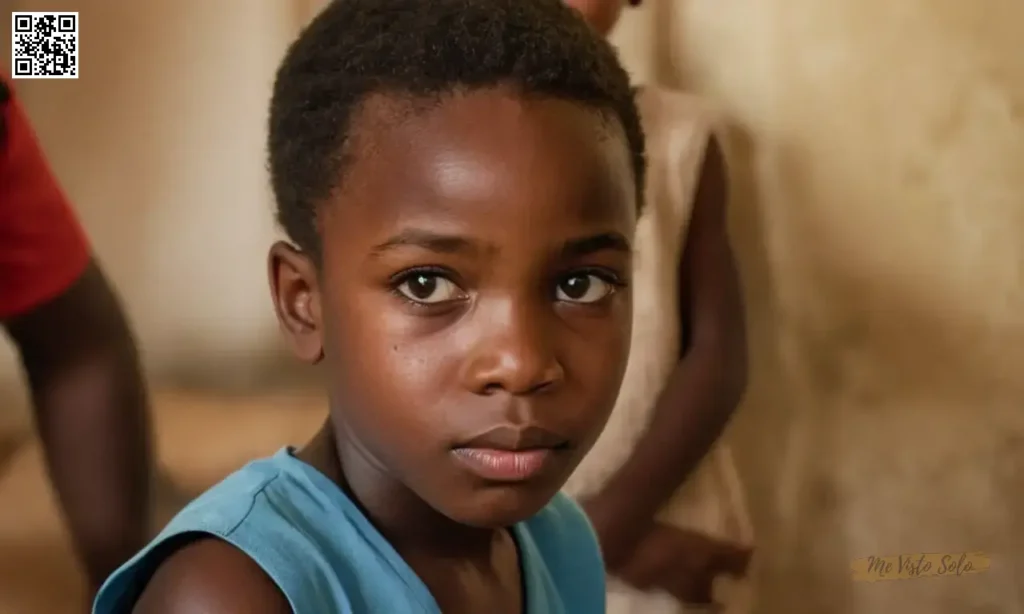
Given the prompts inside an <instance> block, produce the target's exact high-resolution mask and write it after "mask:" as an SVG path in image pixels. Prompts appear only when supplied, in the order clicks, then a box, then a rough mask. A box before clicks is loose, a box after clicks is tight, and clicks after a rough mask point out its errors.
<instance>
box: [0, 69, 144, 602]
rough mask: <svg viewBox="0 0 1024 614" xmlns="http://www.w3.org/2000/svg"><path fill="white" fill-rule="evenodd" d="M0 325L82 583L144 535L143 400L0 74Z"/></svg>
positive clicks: (126, 338) (130, 344)
mask: <svg viewBox="0 0 1024 614" xmlns="http://www.w3.org/2000/svg"><path fill="white" fill-rule="evenodd" d="M0 324H2V325H3V328H4V329H5V330H6V332H7V333H8V335H9V336H10V337H11V339H12V340H13V341H14V344H15V345H16V346H17V348H18V351H19V353H20V355H21V361H22V365H23V367H24V370H25V375H26V377H27V379H28V382H29V385H30V386H31V388H32V400H33V408H34V410H35V420H36V424H37V425H38V428H39V435H40V438H41V439H42V443H43V449H44V451H45V453H46V460H47V465H48V466H49V469H50V474H51V476H52V478H53V483H54V486H55V487H56V490H57V494H58V495H59V496H60V502H61V504H62V507H63V509H64V513H65V516H66V517H67V520H68V524H69V527H70V529H71V536H72V538H73V540H74V544H75V546H76V549H77V551H78V552H79V554H80V556H81V558H82V561H83V563H84V564H85V571H86V576H87V580H88V583H89V589H90V593H92V592H94V591H95V590H96V589H98V588H99V585H100V583H101V582H102V581H103V580H104V579H105V578H106V577H107V576H108V575H110V573H111V572H112V571H113V570H115V569H116V568H117V567H118V566H119V565H121V564H122V563H124V562H125V561H126V560H127V559H128V557H130V556H131V555H132V554H133V553H134V552H135V551H137V550H138V548H139V547H140V546H141V545H142V544H144V543H145V540H146V529H147V524H146V523H147V520H148V514H147V502H148V477H149V472H148V469H149V466H150V465H149V459H150V456H149V430H148V426H149V425H148V411H147V410H148V404H147V398H146V393H145V388H144V386H143V381H142V375H141V369H140V367H139V360H138V352H137V350H136V348H135V341H134V339H133V338H132V334H131V330H130V329H129V325H128V322H127V318H126V317H125V314H124V312H123V310H122V309H121V306H120V305H119V304H118V300H117V297H116V296H115V294H114V291H113V289H112V288H111V287H110V285H109V284H108V282H107V280H106V278H105V277H104V275H103V273H102V271H101V270H100V267H99V265H98V264H97V263H96V261H95V260H94V259H93V257H92V254H91V252H90V250H89V244H88V241H87V240H86V238H85V234H84V233H83V232H82V230H81V227H80V226H79V224H78V220H76V219H75V216H74V213H73V212H72V210H71V207H70V206H69V205H68V202H67V200H66V199H65V197H64V194H63V192H62V191H61V189H60V187H59V186H58V185H57V182H56V179H55V178H54V177H53V175H52V173H51V172H50V169H49V166H48V165H47V163H46V159H45V158H44V157H43V153H42V151H41V149H40V147H39V143H38V142H37V140H36V137H35V134H34V133H33V131H32V128H31V126H30V125H29V123H28V118H27V116H26V115H25V112H24V110H23V109H22V107H21V104H20V103H19V101H18V99H17V97H16V96H15V95H14V91H13V88H11V87H10V85H9V84H8V82H7V77H6V76H5V75H3V74H0Z"/></svg>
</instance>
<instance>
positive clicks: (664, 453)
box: [566, 0, 752, 614]
mask: <svg viewBox="0 0 1024 614" xmlns="http://www.w3.org/2000/svg"><path fill="white" fill-rule="evenodd" d="M566 2H567V3H568V4H569V5H571V6H572V7H573V8H575V9H577V10H578V11H579V12H580V13H581V14H582V15H583V17H584V18H585V19H586V20H587V21H588V22H589V23H590V24H591V26H592V27H593V28H594V29H595V30H596V31H598V32H599V33H600V34H601V35H603V36H607V34H608V33H609V32H610V31H611V30H612V28H613V27H614V26H615V24H616V22H617V21H618V19H619V15H620V13H621V11H622V10H623V7H624V5H625V4H626V2H625V1H624V0H566ZM629 4H632V5H634V6H635V5H637V4H639V2H638V1H634V2H630V3H629ZM638 106H639V108H640V115H641V120H642V124H643V128H644V133H645V136H646V139H647V155H648V164H649V172H648V175H647V184H646V202H645V203H644V207H645V208H644V211H643V214H642V216H641V218H640V220H639V222H638V225H637V234H636V244H635V250H636V258H635V260H634V271H633V295H634V311H633V340H632V349H631V350H630V362H629V366H628V367H627V370H626V376H625V379H624V380H623V384H622V390H621V392H620V395H619V399H618V402H617V404H616V407H615V410H614V411H613V413H612V417H611V419H610V420H609V423H608V426H607V427H606V429H605V431H604V433H603V434H602V436H601V438H600V439H599V440H598V442H597V444H596V445H595V446H594V448H593V449H592V451H591V452H590V454H589V455H588V456H587V457H586V458H585V459H584V461H583V462H582V463H581V465H580V467H579V468H578V469H577V471H576V473H575V474H574V475H573V477H572V478H571V479H570V481H569V483H568V485H567V491H568V492H569V493H570V494H573V495H575V496H576V497H578V498H579V499H580V501H581V502H583V504H584V507H585V508H586V509H587V510H588V512H589V513H590V517H591V520H592V522H593V523H594V526H595V528H596V530H597V533H598V536H599V539H600V542H601V545H602V550H603V552H604V556H605V561H606V564H607V566H608V569H609V573H610V575H611V576H612V580H611V581H610V582H609V597H608V612H609V614H675V613H678V612H687V611H696V610H703V609H705V608H706V607H708V606H709V605H711V604H712V602H713V596H714V595H713V591H712V588H713V583H714V581H715V579H716V578H717V577H718V576H721V575H726V574H728V575H733V576H742V575H743V574H744V573H745V571H746V568H747V565H748V561H749V558H750V553H751V551H750V549H749V545H750V541H751V540H752V531H751V529H750V523H749V517H748V510H747V508H746V504H745V501H744V496H743V491H742V488H741V484H740V482H739V478H738V475H737V472H736V470H735V467H734V464H733V460H732V456H731V454H730V452H729V449H728V448H727V447H726V446H724V445H722V444H718V445H715V444H716V441H717V440H718V438H719V436H720V435H721V434H722V432H723V430H724V428H725V426H726V424H727V423H728V421H729V418H730V416H731V415H732V413H733V411H734V410H735V408H736V407H737V405H738V404H739V402H740V400H741V398H742V396H743V393H744V390H745V386H746V376H747V347H746V336H745V329H744V310H743V303H742V297H741V294H740V285H739V278H738V274H737V270H736V264H735V262H734V259H733V255H732V250H731V249H730V245H729V239H728V236H727V229H726V169H725V163H724V160H723V156H722V153H721V150H720V148H719V145H718V141H717V140H716V138H715V136H714V128H715V116H714V113H713V112H712V111H711V109H710V108H709V107H708V105H707V104H705V102H704V101H702V100H700V99H699V98H697V97H694V96H691V95H687V94H684V93H681V92H672V91H667V90H664V89H660V88H657V87H651V86H649V87H644V88H642V89H641V90H640V91H639V92H638ZM737 594H738V593H737ZM727 600H729V601H730V602H729V603H726V604H725V605H727V606H728V607H729V610H727V611H733V612H735V611H737V610H736V609H735V608H736V607H739V608H740V610H742V609H743V607H744V606H742V605H740V604H739V603H738V602H737V601H733V600H730V599H728V597H727Z"/></svg>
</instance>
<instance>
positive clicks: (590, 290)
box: [555, 273, 615, 304]
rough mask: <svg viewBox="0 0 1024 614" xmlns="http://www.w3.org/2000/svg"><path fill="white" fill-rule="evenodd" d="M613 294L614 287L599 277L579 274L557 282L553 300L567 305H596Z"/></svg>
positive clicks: (590, 274) (591, 274) (592, 274)
mask: <svg viewBox="0 0 1024 614" xmlns="http://www.w3.org/2000/svg"><path fill="white" fill-rule="evenodd" d="M613 292H615V286H614V285H613V284H612V283H611V282H609V281H608V280H606V279H602V278H601V276H600V275H595V274H594V273H579V274H575V275H572V276H570V277H566V278H564V279H562V281H560V282H558V286H557V287H556V288H555V298H557V299H558V300H560V301H564V302H567V303H585V304H586V303H596V302H598V301H600V300H602V299H604V298H606V297H608V296H609V295H610V294H612V293H613Z"/></svg>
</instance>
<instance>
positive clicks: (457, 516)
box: [439, 484, 558, 529]
mask: <svg viewBox="0 0 1024 614" xmlns="http://www.w3.org/2000/svg"><path fill="white" fill-rule="evenodd" d="M557 492H558V489H557V488H556V489H547V488H545V489H539V488H530V487H526V486H523V485H521V484H510V485H496V486H489V487H486V488H483V489H480V490H478V491H476V492H474V493H473V494H472V495H470V496H467V497H465V498H464V499H462V500H461V501H458V502H457V503H456V504H455V505H452V506H450V507H449V509H447V510H439V511H441V512H442V513H444V515H445V516H447V517H448V518H451V519H452V520H454V521H455V522H457V523H459V524H463V525H466V526H470V527H477V528H481V529H501V528H505V527H509V526H512V525H514V524H516V523H519V522H523V521H524V520H529V519H530V518H532V517H533V516H536V515H537V513H539V512H540V511H541V510H542V509H544V507H545V506H547V504H548V503H550V502H551V499H552V498H554V496H555V495H556V494H557Z"/></svg>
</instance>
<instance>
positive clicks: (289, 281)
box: [267, 241, 324, 364]
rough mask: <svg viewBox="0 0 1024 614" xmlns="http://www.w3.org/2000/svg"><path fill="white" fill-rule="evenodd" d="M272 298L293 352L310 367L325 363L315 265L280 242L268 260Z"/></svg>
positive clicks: (295, 250) (297, 250)
mask: <svg viewBox="0 0 1024 614" xmlns="http://www.w3.org/2000/svg"><path fill="white" fill-rule="evenodd" d="M267 268H268V275H269V278H270V295H271V297H272V298H273V300H274V310H275V312H276V313H277V321H278V323H279V324H280V326H281V332H283V333H284V336H285V341H286V342H287V343H288V347H290V348H291V350H292V352H293V353H294V354H295V355H296V356H297V357H298V358H299V360H302V361H303V362H307V363H310V364H316V363H318V362H320V360H321V359H323V356H324V344H323V320H322V319H321V317H320V315H321V309H320V288H319V285H318V276H317V271H316V265H315V263H314V262H313V260H312V259H311V258H310V257H309V256H308V255H306V254H305V253H303V252H302V251H301V250H299V249H297V248H296V247H293V246H292V245H289V244H288V243H285V242H283V241H278V242H277V243H274V245H273V246H271V248H270V255H269V257H268V259H267Z"/></svg>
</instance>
